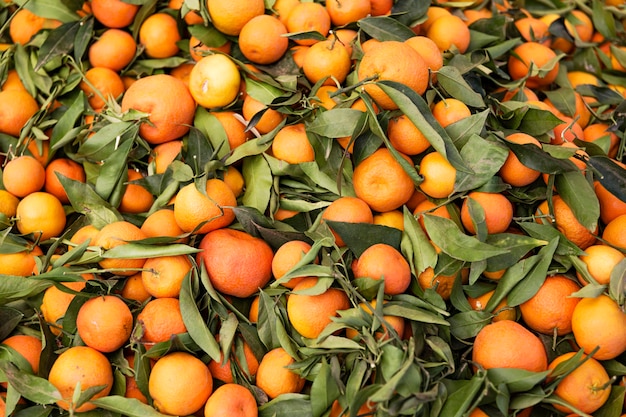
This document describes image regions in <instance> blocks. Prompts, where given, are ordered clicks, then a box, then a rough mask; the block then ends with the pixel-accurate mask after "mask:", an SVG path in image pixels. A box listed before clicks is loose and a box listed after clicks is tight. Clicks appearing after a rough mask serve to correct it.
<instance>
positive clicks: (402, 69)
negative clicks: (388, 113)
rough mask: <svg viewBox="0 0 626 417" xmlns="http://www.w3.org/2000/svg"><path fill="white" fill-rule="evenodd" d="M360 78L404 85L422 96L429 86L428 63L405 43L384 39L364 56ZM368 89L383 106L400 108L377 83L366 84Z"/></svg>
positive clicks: (388, 108)
mask: <svg viewBox="0 0 626 417" xmlns="http://www.w3.org/2000/svg"><path fill="white" fill-rule="evenodd" d="M357 75H358V79H359V81H364V80H365V79H374V80H378V81H382V80H387V81H395V82H399V83H402V84H405V85H406V86H407V87H409V88H411V89H413V90H414V91H415V92H416V93H417V94H419V95H422V94H424V92H425V91H426V89H427V88H428V84H429V73H428V65H427V64H426V62H425V61H424V59H422V57H421V56H420V54H419V53H418V52H417V51H416V50H415V49H413V48H412V47H411V46H410V45H407V44H406V43H404V42H397V41H385V42H381V43H380V44H379V45H376V46H375V47H373V48H371V49H370V50H368V51H367V52H365V54H363V57H362V58H361V62H360V63H359V66H358V69H357ZM363 89H364V90H365V92H367V94H368V95H370V96H371V97H372V99H373V100H374V101H375V102H376V103H377V104H378V105H379V106H380V107H382V108H383V109H385V110H393V109H397V108H398V105H397V104H396V103H395V102H394V101H393V100H392V99H391V98H390V97H389V96H388V95H387V94H386V93H385V92H383V91H382V90H381V89H380V87H378V86H377V85H376V83H375V82H369V83H366V84H365V85H364V86H363Z"/></svg>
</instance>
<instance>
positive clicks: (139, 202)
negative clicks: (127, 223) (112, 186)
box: [117, 168, 154, 214]
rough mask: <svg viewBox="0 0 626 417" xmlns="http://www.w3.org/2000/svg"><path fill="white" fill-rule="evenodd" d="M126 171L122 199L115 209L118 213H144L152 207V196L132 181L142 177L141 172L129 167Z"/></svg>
mask: <svg viewBox="0 0 626 417" xmlns="http://www.w3.org/2000/svg"><path fill="white" fill-rule="evenodd" d="M127 172H128V183H127V184H126V188H125V189H124V194H122V199H121V200H120V204H119V206H118V207H117V209H118V210H119V211H120V213H131V214H139V213H145V212H147V211H148V210H150V207H152V204H153V203H154V196H153V195H152V193H151V192H150V191H148V189H146V188H145V187H144V186H143V185H140V184H136V183H134V182H133V181H138V180H142V179H143V178H144V176H143V174H142V173H141V172H139V171H136V170H134V169H131V168H129V169H128V170H127Z"/></svg>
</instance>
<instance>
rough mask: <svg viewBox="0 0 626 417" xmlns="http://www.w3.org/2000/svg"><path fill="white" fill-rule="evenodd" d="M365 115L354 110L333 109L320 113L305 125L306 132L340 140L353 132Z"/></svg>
mask: <svg viewBox="0 0 626 417" xmlns="http://www.w3.org/2000/svg"><path fill="white" fill-rule="evenodd" d="M363 117H365V113H363V112H362V111H360V110H355V109H344V108H333V109H330V110H328V111H325V112H322V113H320V114H319V115H317V117H315V119H313V120H312V121H311V122H310V123H309V124H308V125H307V132H311V133H315V134H318V135H320V136H324V137H328V138H342V137H345V136H350V135H352V133H353V132H354V126H356V125H357V124H358V123H359V121H360V119H362V118H363Z"/></svg>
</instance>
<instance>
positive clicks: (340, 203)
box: [322, 196, 374, 247]
mask: <svg viewBox="0 0 626 417" xmlns="http://www.w3.org/2000/svg"><path fill="white" fill-rule="evenodd" d="M325 220H330V221H335V222H345V223H370V224H371V223H373V222H374V216H373V214H372V209H371V208H370V206H369V205H368V204H367V203H366V202H365V201H363V200H361V199H360V198H358V197H347V196H344V197H339V198H338V199H336V200H335V201H333V202H332V203H330V205H328V207H326V209H324V212H323V213H322V221H325ZM330 230H331V232H332V234H333V236H334V237H335V243H336V244H337V246H339V247H342V246H345V245H346V244H345V242H344V241H343V239H342V238H341V236H339V234H337V233H336V232H335V231H334V230H333V229H332V227H330Z"/></svg>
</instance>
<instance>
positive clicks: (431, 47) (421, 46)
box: [404, 36, 443, 80]
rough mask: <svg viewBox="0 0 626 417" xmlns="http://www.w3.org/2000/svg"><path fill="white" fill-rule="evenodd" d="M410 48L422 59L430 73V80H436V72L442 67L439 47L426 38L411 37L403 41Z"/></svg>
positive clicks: (441, 55)
mask: <svg viewBox="0 0 626 417" xmlns="http://www.w3.org/2000/svg"><path fill="white" fill-rule="evenodd" d="M404 43H406V44H407V45H409V46H410V47H411V48H413V49H415V50H416V51H417V53H418V54H420V56H421V57H422V59H423V60H424V62H426V66H428V69H429V70H430V72H431V79H433V80H434V79H436V78H437V74H436V72H437V71H439V70H440V69H441V67H443V54H442V53H441V51H440V50H439V47H438V46H437V44H436V43H435V41H433V40H432V39H430V38H429V37H427V36H413V37H412V38H409V39H407V40H406V41H404Z"/></svg>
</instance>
